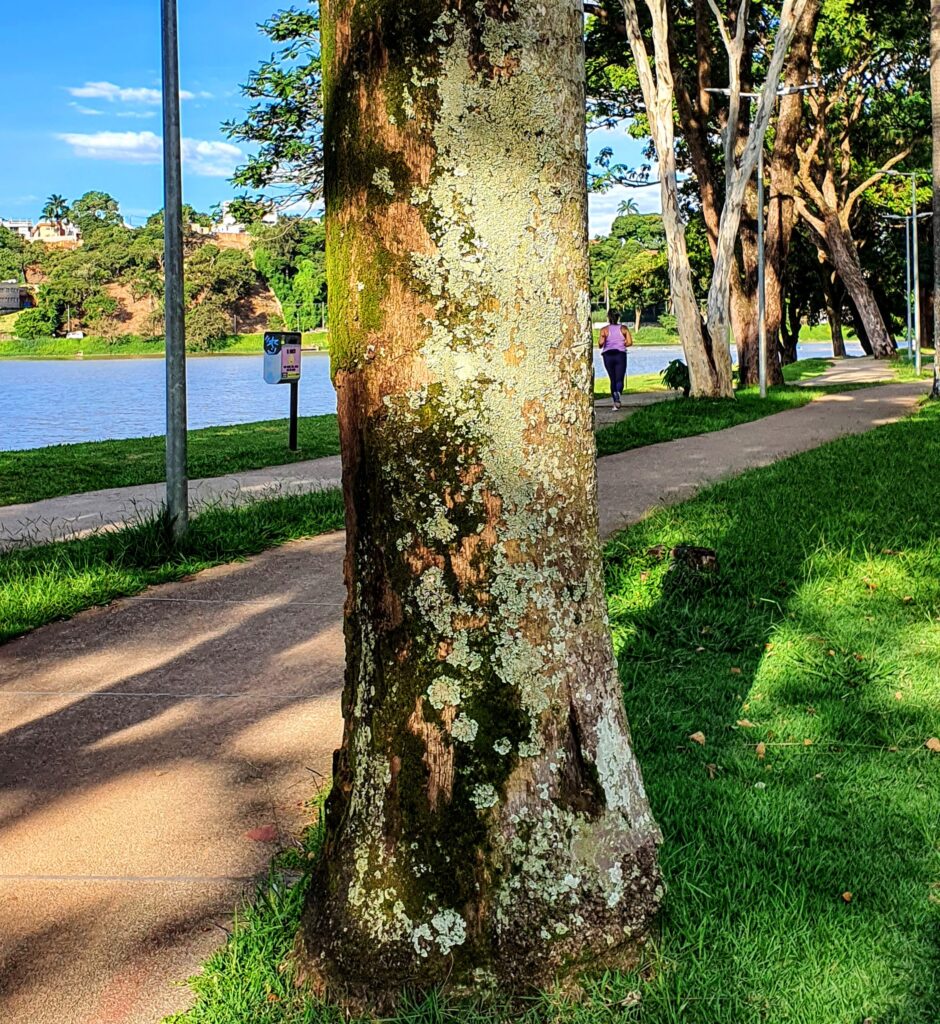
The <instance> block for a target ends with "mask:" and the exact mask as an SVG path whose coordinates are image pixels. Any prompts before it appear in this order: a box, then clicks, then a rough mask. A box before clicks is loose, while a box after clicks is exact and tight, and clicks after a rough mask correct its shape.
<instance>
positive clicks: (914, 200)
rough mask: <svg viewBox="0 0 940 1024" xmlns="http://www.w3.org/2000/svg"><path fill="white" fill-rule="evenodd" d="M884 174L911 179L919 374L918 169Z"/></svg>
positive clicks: (883, 172)
mask: <svg viewBox="0 0 940 1024" xmlns="http://www.w3.org/2000/svg"><path fill="white" fill-rule="evenodd" d="M881 173H882V174H890V175H893V176H894V177H897V178H910V179H911V234H912V235H913V246H912V248H913V263H914V268H913V275H912V277H913V282H912V283H913V286H914V367H915V372H916V374H917V376H918V377H919V376H920V371H921V353H920V231H919V230H918V224H917V222H918V220H919V219H920V215H919V214H918V213H917V175H918V173H919V172H918V171H895V170H887V171H882V172H881Z"/></svg>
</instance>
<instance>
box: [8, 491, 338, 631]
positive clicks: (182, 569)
mask: <svg viewBox="0 0 940 1024" xmlns="http://www.w3.org/2000/svg"><path fill="white" fill-rule="evenodd" d="M343 522H344V521H343V500H342V496H341V494H340V492H339V491H338V490H332V491H319V492H314V493H312V494H303V495H291V496H288V497H284V498H274V499H269V500H259V501H255V502H250V503H248V504H247V505H243V506H241V507H239V508H223V507H216V508H211V509H208V510H206V511H204V512H202V513H201V514H200V515H198V516H196V517H195V518H194V519H193V520H192V523H191V526H190V531H189V534H188V535H187V537H186V540H185V541H184V543H183V545H182V547H181V548H179V549H178V550H176V551H174V550H172V549H171V548H170V547H169V546H168V545H167V542H166V530H165V527H164V523H163V521H162V520H161V519H158V518H149V519H145V520H144V521H143V522H141V523H140V524H139V525H136V526H131V527H128V528H127V529H124V530H120V531H117V532H113V533H100V534H96V535H94V536H92V537H87V538H83V539H81V540H74V541H67V542H63V543H57V544H44V545H42V546H41V547H35V548H27V549H24V550H12V551H4V552H2V553H0V643H3V642H4V641H6V640H10V639H12V638H13V637H15V636H19V635H21V634H22V633H26V632H28V631H29V630H31V629H36V628H37V627H38V626H42V625H44V624H45V623H47V622H52V621H54V620H55V619H62V618H68V617H69V616H71V615H75V614H76V613H77V612H80V611H82V610H83V609H85V608H90V607H92V606H94V605H99V604H107V603H108V602H109V601H113V600H114V599H115V598H117V597H126V596H128V595H129V594H137V593H139V592H140V591H141V590H143V589H144V588H145V587H147V586H151V585H152V584H155V583H169V582H171V581H172V580H178V579H182V577H184V576H188V575H190V574H191V573H194V572H199V571H200V570H201V569H207V568H209V567H210V566H212V565H221V564H223V563H226V562H233V561H237V560H238V559H241V558H245V557H247V556H248V555H254V554H258V553H259V552H261V551H264V550H265V549H267V548H271V547H276V546H278V545H279V544H283V543H285V542H286V541H289V540H296V539H298V538H300V537H311V536H314V535H315V534H318V533H326V532H327V531H329V530H341V529H342V528H343Z"/></svg>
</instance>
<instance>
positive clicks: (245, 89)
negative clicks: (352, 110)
mask: <svg viewBox="0 0 940 1024" xmlns="http://www.w3.org/2000/svg"><path fill="white" fill-rule="evenodd" d="M319 25H320V18H319V9H318V4H317V3H316V2H314V0H308V2H307V3H306V4H302V7H301V9H297V8H289V9H287V10H283V11H278V13H277V14H275V15H274V16H273V17H271V18H270V19H269V20H268V21H266V22H265V23H264V24H263V25H262V26H261V31H262V32H263V33H264V34H265V35H266V36H267V37H268V39H270V40H271V42H272V43H274V44H275V45H276V46H277V47H278V49H277V50H275V52H274V53H273V55H272V56H271V57H270V58H269V59H268V60H266V61H264V62H263V63H262V64H261V65H260V66H259V67H258V68H256V69H255V70H254V71H252V72H251V74H250V75H249V78H248V81H247V83H246V84H245V85H243V86H242V94H243V95H244V96H245V97H247V98H248V99H249V100H251V101H252V105H251V107H249V109H248V113H247V115H246V116H245V118H244V120H242V121H228V122H227V123H226V124H225V125H223V128H224V130H225V131H226V132H227V133H228V135H229V137H230V138H232V139H236V140H237V141H239V142H247V143H248V144H249V146H250V147H251V149H252V151H253V155H252V156H251V157H250V158H249V160H248V162H247V163H246V164H245V165H244V166H243V167H240V168H239V169H238V171H237V172H236V173H235V176H234V178H233V181H234V183H235V184H236V185H239V186H242V187H244V188H247V189H250V190H251V192H252V193H254V194H255V197H256V198H262V199H266V200H268V203H270V202H272V201H274V202H281V203H286V202H291V201H296V200H298V199H306V200H315V199H317V198H319V196H320V194H321V191H322V188H323V138H322V132H323V106H322V98H321V88H320V85H321V75H320V36H319ZM266 205H267V204H266ZM259 269H260V268H259Z"/></svg>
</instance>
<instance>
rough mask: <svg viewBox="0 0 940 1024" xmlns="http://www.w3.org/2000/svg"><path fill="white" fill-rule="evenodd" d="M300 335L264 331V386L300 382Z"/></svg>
mask: <svg viewBox="0 0 940 1024" xmlns="http://www.w3.org/2000/svg"><path fill="white" fill-rule="evenodd" d="M302 341H303V337H302V335H301V334H300V333H299V332H297V331H266V332H265V335H264V380H265V383H266V384H290V383H291V382H292V381H298V380H300V347H301V343H302Z"/></svg>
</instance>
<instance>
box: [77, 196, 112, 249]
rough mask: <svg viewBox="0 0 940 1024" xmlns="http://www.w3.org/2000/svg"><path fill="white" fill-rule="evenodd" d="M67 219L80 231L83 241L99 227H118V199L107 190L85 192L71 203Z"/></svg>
mask: <svg viewBox="0 0 940 1024" xmlns="http://www.w3.org/2000/svg"><path fill="white" fill-rule="evenodd" d="M69 219H70V220H71V222H72V223H73V224H74V225H75V226H76V227H77V228H78V229H79V230H80V231H81V233H82V235H83V236H84V238H85V241H86V243H87V241H88V240H89V238H90V237H91V236H92V235H93V234H94V233H95V231H96V230H98V229H99V228H101V227H120V226H122V225H123V223H124V221H123V220H122V218H121V213H120V207H119V205H118V201H117V200H116V199H115V198H114V197H113V196H110V195H108V193H107V192H86V193H85V194H84V195H83V196H82V197H81V198H80V199H76V200H75V202H74V203H72V209H71V211H70V212H69Z"/></svg>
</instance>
